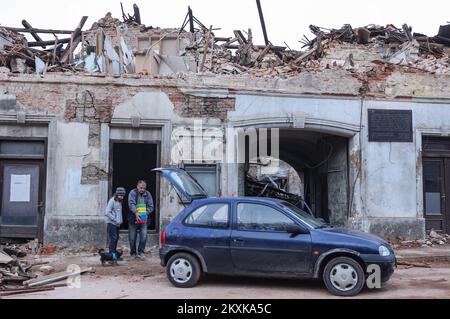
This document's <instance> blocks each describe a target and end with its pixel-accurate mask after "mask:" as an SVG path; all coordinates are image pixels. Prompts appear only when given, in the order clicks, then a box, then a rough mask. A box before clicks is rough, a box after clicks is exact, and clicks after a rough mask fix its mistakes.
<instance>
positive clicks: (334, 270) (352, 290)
mask: <svg viewBox="0 0 450 319" xmlns="http://www.w3.org/2000/svg"><path fill="white" fill-rule="evenodd" d="M323 281H324V283H325V286H326V287H327V289H328V291H329V292H331V293H332V294H334V295H336V296H339V297H353V296H356V295H357V294H359V293H360V292H361V290H362V289H363V288H364V285H365V282H366V277H365V274H364V270H363V268H362V267H361V265H360V264H359V263H358V262H357V261H356V260H354V259H352V258H349V257H337V258H334V259H332V260H330V261H329V262H328V263H327V264H326V266H325V269H324V271H323Z"/></svg>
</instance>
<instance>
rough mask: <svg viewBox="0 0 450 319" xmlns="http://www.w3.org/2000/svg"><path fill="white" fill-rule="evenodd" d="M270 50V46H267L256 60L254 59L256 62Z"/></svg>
mask: <svg viewBox="0 0 450 319" xmlns="http://www.w3.org/2000/svg"><path fill="white" fill-rule="evenodd" d="M271 48H272V45H271V44H269V45H268V46H266V47H265V49H264V50H263V51H262V52H261V53H260V55H259V56H258V58H256V61H258V62H261V61H262V60H263V59H264V57H265V56H266V54H267V53H269V51H270V49H271Z"/></svg>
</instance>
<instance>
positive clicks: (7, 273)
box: [0, 242, 94, 298]
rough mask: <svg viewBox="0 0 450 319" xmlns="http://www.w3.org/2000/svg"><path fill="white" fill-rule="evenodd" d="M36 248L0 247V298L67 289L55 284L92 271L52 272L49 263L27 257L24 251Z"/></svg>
mask: <svg viewBox="0 0 450 319" xmlns="http://www.w3.org/2000/svg"><path fill="white" fill-rule="evenodd" d="M30 247H31V248H30ZM35 248H36V247H35V242H32V243H31V246H28V245H21V246H19V247H17V246H7V247H3V248H0V298H1V297H5V296H12V295H19V294H27V293H35V292H41V291H50V290H54V289H55V288H59V287H66V286H67V283H63V284H55V283H57V282H60V281H63V280H66V279H69V278H73V277H75V276H80V275H82V274H85V273H92V272H94V270H93V269H92V268H87V269H72V270H69V269H68V270H67V271H63V272H55V268H54V267H52V266H51V265H49V262H48V261H42V260H39V259H37V258H30V255H28V254H27V253H26V252H24V250H28V249H31V250H33V249H35ZM41 249H42V248H41ZM26 257H27V259H26ZM38 267H39V268H38Z"/></svg>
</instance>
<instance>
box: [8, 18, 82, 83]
mask: <svg viewBox="0 0 450 319" xmlns="http://www.w3.org/2000/svg"><path fill="white" fill-rule="evenodd" d="M87 19H88V17H87V16H84V17H82V19H81V21H80V23H79V24H78V26H77V28H76V29H75V30H70V31H67V30H51V29H35V28H33V27H32V26H31V25H30V24H29V23H28V22H27V21H26V20H23V21H22V24H23V26H24V27H25V28H12V27H1V28H0V39H2V40H0V67H2V70H3V72H13V73H32V72H36V73H37V74H45V73H47V72H50V71H53V72H67V71H69V72H70V71H72V72H73V71H76V70H75V68H74V64H73V53H74V51H75V49H76V48H77V47H78V45H79V44H80V43H81V39H82V29H83V27H84V24H85V23H86V21H87ZM20 33H29V34H30V35H31V36H33V38H34V39H35V40H36V41H35V42H28V41H27V40H26V38H25V37H24V36H23V35H21V34H20ZM41 33H44V34H53V35H54V37H55V39H54V40H51V41H44V40H42V38H41V37H40V36H39V34H41ZM57 34H70V35H71V37H70V38H63V39H60V38H58V36H57ZM51 45H53V47H52V48H50V49H47V46H51ZM64 45H65V47H64ZM36 47H41V48H42V49H36Z"/></svg>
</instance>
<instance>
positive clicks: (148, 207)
mask: <svg viewBox="0 0 450 319" xmlns="http://www.w3.org/2000/svg"><path fill="white" fill-rule="evenodd" d="M128 206H129V208H130V215H129V216H128V236H129V240H130V254H131V257H137V258H140V259H145V246H146V244H147V233H148V220H149V218H148V217H149V215H150V214H151V213H153V210H154V205H153V198H152V195H151V194H150V192H148V191H147V183H146V182H145V181H139V182H138V184H137V187H136V188H135V189H134V190H132V191H131V192H130V194H129V195H128ZM138 234H139V247H138V249H137V251H136V243H137V237H138Z"/></svg>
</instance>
